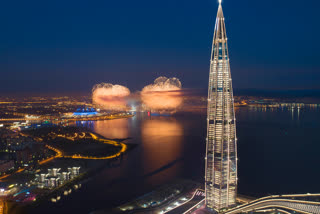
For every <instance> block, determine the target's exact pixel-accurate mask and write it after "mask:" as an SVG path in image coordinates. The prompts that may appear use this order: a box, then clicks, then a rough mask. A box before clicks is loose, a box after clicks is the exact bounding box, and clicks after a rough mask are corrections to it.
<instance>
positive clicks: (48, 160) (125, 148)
mask: <svg viewBox="0 0 320 214" xmlns="http://www.w3.org/2000/svg"><path fill="white" fill-rule="evenodd" d="M90 135H91V136H92V138H93V139H95V140H98V141H100V142H101V143H105V144H110V145H113V146H121V150H120V151H119V152H117V153H116V154H113V155H109V156H105V157H94V156H81V155H72V156H64V155H63V152H62V151H61V150H59V149H57V148H54V147H52V146H49V145H46V147H47V148H48V149H50V150H52V151H54V152H55V153H56V155H55V156H53V157H50V158H47V159H45V160H42V161H39V164H40V165H43V164H45V163H48V162H50V161H52V160H54V159H56V158H72V159H84V160H108V159H112V158H116V157H119V156H120V155H122V154H123V153H125V152H126V151H127V149H128V146H127V145H126V144H124V143H118V142H116V141H111V140H106V139H102V138H99V137H98V136H97V135H95V134H93V133H90ZM24 170H25V168H21V169H19V170H17V171H15V172H13V173H11V174H7V175H4V176H2V177H0V180H2V179H4V178H7V177H9V176H11V175H13V174H15V173H19V172H22V171H24ZM0 214H1V213H0Z"/></svg>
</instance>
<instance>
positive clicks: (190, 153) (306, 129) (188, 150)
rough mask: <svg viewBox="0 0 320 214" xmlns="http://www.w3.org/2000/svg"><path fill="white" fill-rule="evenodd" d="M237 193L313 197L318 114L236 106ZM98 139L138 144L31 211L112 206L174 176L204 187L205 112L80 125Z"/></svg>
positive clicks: (319, 125) (317, 161)
mask: <svg viewBox="0 0 320 214" xmlns="http://www.w3.org/2000/svg"><path fill="white" fill-rule="evenodd" d="M236 117H237V137H238V152H239V189H238V190H239V193H240V194H245V195H252V196H264V195H268V194H277V193H306V192H310V193H316V192H320V187H319V185H318V177H319V175H320V172H319V171H318V170H316V169H317V166H318V165H319V164H320V157H318V156H317V152H318V151H319V149H320V144H319V139H318V133H317V131H318V130H319V128H320V122H319V121H317V120H315V118H320V110H319V109H311V108H305V109H300V110H299V113H298V109H295V110H294V111H292V109H280V108H272V109H265V108H248V107H243V108H237V109H236ZM80 124H82V125H83V126H88V127H91V128H92V129H93V131H95V132H97V133H99V134H101V135H103V136H104V137H106V138H127V137H131V138H132V139H131V140H129V141H128V142H132V143H137V144H139V146H138V147H136V148H135V149H134V150H132V151H130V152H129V153H128V154H127V155H126V156H125V157H124V159H123V161H122V163H121V164H120V165H119V166H115V167H114V168H111V169H110V168H105V169H104V170H102V171H101V172H100V173H98V174H97V175H96V176H94V177H92V178H91V179H89V180H88V181H87V182H85V183H84V184H83V185H82V188H81V189H80V190H78V191H76V192H74V193H72V194H71V195H69V196H67V197H64V198H62V200H61V201H59V202H58V203H56V204H53V203H51V202H47V203H44V204H41V205H40V206H38V207H37V208H36V209H34V210H32V213H73V212H77V213H89V212H90V211H93V210H98V209H103V208H106V207H113V206H117V205H120V204H123V203H125V202H126V201H128V200H131V199H133V198H134V197H136V196H140V195H142V194H144V193H146V192H149V191H152V190H153V189H154V188H156V187H158V186H159V185H161V184H164V183H166V182H169V181H171V180H172V179H175V178H185V179H193V180H196V181H199V182H203V181H204V177H203V175H204V155H205V132H206V116H205V114H202V115H201V114H196V115H192V114H186V115H177V116H175V117H161V118H160V117H152V118H149V117H147V115H144V114H138V115H136V116H135V117H133V118H129V119H118V120H112V121H95V122H83V123H80ZM30 213H31V212H30Z"/></svg>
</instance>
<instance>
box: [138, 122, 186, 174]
mask: <svg viewBox="0 0 320 214" xmlns="http://www.w3.org/2000/svg"><path fill="white" fill-rule="evenodd" d="M141 138H142V147H143V160H144V170H145V172H151V171H154V170H157V169H158V168H160V167H164V168H165V166H166V165H168V164H170V163H171V162H175V161H176V160H177V159H178V158H179V157H181V153H182V147H183V144H182V138H183V128H182V125H181V124H180V122H178V121H177V120H176V119H174V118H152V119H149V120H144V121H143V123H142V127H141Z"/></svg>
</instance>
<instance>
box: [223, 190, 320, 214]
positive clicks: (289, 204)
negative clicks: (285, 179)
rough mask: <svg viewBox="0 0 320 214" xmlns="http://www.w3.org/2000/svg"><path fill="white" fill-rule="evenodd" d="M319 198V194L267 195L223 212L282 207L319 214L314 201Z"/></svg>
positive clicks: (229, 213) (319, 209)
mask: <svg viewBox="0 0 320 214" xmlns="http://www.w3.org/2000/svg"><path fill="white" fill-rule="evenodd" d="M319 198H320V194H299V195H275V196H268V197H264V198H260V199H257V200H254V201H251V202H249V203H247V204H243V205H240V206H238V207H236V208H233V209H231V210H228V211H227V212H225V214H236V213H242V212H250V211H254V210H256V211H258V210H265V209H283V210H289V211H294V212H298V213H305V214H312V213H315V214H320V202H317V201H315V200H316V199H317V200H319ZM306 199H308V200H306Z"/></svg>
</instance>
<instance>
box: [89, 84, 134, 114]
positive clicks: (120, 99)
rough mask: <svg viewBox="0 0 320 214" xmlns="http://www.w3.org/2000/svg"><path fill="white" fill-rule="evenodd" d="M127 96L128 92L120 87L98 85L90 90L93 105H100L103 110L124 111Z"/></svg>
mask: <svg viewBox="0 0 320 214" xmlns="http://www.w3.org/2000/svg"><path fill="white" fill-rule="evenodd" d="M129 95H130V90H129V89H128V88H126V87H124V86H122V85H112V84H110V83H100V84H96V85H95V86H93V88H92V101H93V103H94V104H97V105H101V106H102V107H103V108H104V109H111V110H115V109H117V110H119V109H125V108H126V105H127V102H126V98H127V97H128V96H129Z"/></svg>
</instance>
